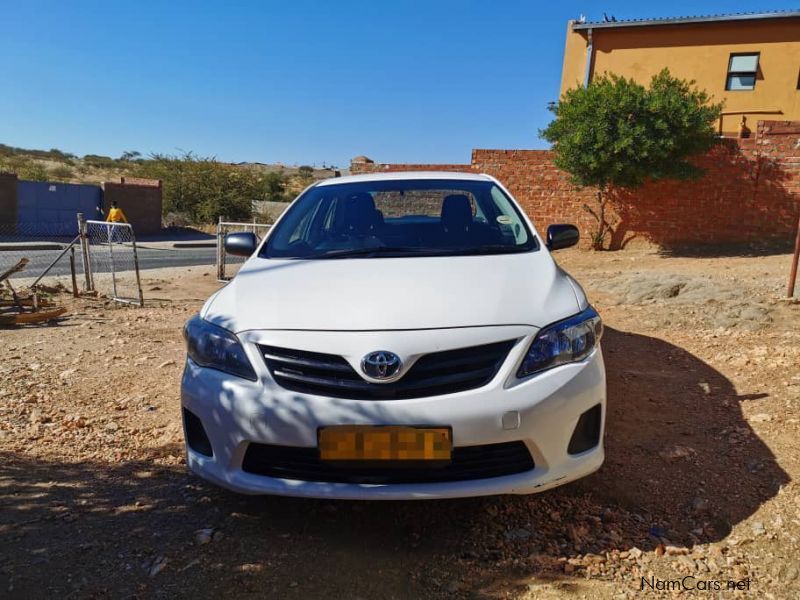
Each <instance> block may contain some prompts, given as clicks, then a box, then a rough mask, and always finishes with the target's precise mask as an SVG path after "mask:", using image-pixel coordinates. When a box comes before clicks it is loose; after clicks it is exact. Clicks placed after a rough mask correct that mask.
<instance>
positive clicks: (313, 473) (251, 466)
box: [242, 442, 536, 484]
mask: <svg viewBox="0 0 800 600" xmlns="http://www.w3.org/2000/svg"><path fill="white" fill-rule="evenodd" d="M535 466H536V465H535V464H534V462H533V458H532V457H531V453H530V452H529V451H528V448H527V447H526V446H525V444H524V443H523V442H506V443H502V444H488V445H485V446H464V447H461V448H453V456H452V460H451V462H449V463H447V464H445V465H443V466H425V465H420V464H419V463H415V465H414V466H405V465H404V464H403V463H402V462H401V461H386V463H382V464H381V465H376V464H375V463H374V462H373V463H369V464H368V465H365V466H358V465H356V466H350V465H347V466H340V465H334V464H330V463H326V462H323V461H321V460H320V458H319V450H318V449H317V448H298V447H294V446H274V445H268V444H250V445H249V446H248V447H247V451H246V452H245V455H244V462H243V463H242V470H244V471H245V472H247V473H253V474H255V475H266V476H268V477H277V478H280V479H294V480H299V481H318V482H326V483H372V484H384V483H441V482H447V481H470V480H474V479H489V478H492V477H502V476H503V475H513V474H515V473H524V472H525V471H530V470H531V469H533V468H534V467H535Z"/></svg>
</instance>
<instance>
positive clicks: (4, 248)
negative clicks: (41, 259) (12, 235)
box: [0, 242, 66, 252]
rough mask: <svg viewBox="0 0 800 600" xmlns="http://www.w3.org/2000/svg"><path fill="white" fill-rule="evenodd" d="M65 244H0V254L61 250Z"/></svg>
mask: <svg viewBox="0 0 800 600" xmlns="http://www.w3.org/2000/svg"><path fill="white" fill-rule="evenodd" d="M65 247H66V244H56V243H54V242H42V243H40V244H37V243H28V244H0V252H25V250H34V251H35V250H63V249H64V248H65Z"/></svg>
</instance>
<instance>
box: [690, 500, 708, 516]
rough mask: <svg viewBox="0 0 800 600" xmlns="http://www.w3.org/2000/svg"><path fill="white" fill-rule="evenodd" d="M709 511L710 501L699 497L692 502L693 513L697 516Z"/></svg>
mask: <svg viewBox="0 0 800 600" xmlns="http://www.w3.org/2000/svg"><path fill="white" fill-rule="evenodd" d="M706 511H708V500H706V499H705V498H701V497H700V496H697V497H695V498H694V500H692V513H694V514H695V515H699V514H702V513H704V512H706Z"/></svg>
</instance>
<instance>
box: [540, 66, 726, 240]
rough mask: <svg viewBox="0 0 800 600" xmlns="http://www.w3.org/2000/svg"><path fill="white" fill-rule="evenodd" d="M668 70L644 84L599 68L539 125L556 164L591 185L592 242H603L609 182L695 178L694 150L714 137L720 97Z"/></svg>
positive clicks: (628, 185) (624, 184) (627, 184)
mask: <svg viewBox="0 0 800 600" xmlns="http://www.w3.org/2000/svg"><path fill="white" fill-rule="evenodd" d="M694 83H695V82H694V81H685V80H681V79H676V78H675V77H672V76H671V75H670V73H669V71H668V70H667V69H664V70H663V71H661V72H660V73H658V74H657V75H655V76H654V77H653V78H652V80H651V81H650V87H649V88H646V87H644V86H642V85H640V84H638V83H636V82H635V81H633V80H632V79H626V78H624V77H618V76H616V75H611V76H602V77H599V78H598V79H596V80H595V81H593V82H592V83H590V84H589V85H588V86H587V87H580V88H575V89H571V90H569V91H567V92H566V93H565V94H564V96H563V98H562V99H561V101H560V102H559V103H558V104H556V105H554V106H552V107H551V108H550V110H551V111H552V112H553V113H554V114H555V119H554V120H553V121H552V122H551V123H550V124H549V125H548V126H547V128H545V129H544V130H542V131H540V132H539V135H540V136H541V137H542V138H544V139H545V140H547V141H548V142H550V143H551V144H553V154H554V162H555V164H556V166H557V167H558V168H560V169H562V170H564V171H566V172H568V173H569V174H570V176H571V178H572V181H573V182H574V183H575V184H577V185H578V186H581V187H595V188H596V189H597V195H596V198H597V207H596V208H592V207H591V206H589V205H588V204H586V205H584V208H585V209H586V210H587V211H588V212H589V213H590V214H591V215H592V216H593V217H594V219H595V220H596V221H597V229H596V230H595V232H594V233H593V234H592V246H593V247H594V248H595V249H596V250H600V249H602V248H603V243H604V240H605V237H606V234H607V233H608V232H609V224H608V222H607V221H606V206H607V203H608V192H609V189H610V188H621V189H635V188H637V187H639V186H641V185H642V184H644V182H645V181H647V180H658V179H682V180H686V179H694V178H697V177H700V176H701V175H702V170H701V169H700V168H698V167H697V166H695V165H694V164H692V163H691V162H690V159H691V158H692V157H693V156H696V155H698V154H701V153H703V152H706V151H708V150H709V149H710V148H711V147H712V146H713V145H714V144H715V143H716V142H717V136H716V132H715V128H714V125H715V123H716V121H717V120H718V119H719V116H720V111H721V110H722V105H721V104H716V103H712V102H711V98H710V96H709V95H708V94H707V93H706V92H704V91H702V90H698V89H697V88H695V87H694Z"/></svg>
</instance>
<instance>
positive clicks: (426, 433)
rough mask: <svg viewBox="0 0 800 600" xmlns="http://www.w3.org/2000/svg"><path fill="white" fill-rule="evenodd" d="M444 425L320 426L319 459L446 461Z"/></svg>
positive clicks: (449, 442)
mask: <svg viewBox="0 0 800 600" xmlns="http://www.w3.org/2000/svg"><path fill="white" fill-rule="evenodd" d="M452 447H453V444H452V440H451V435H450V429H449V428H447V427H401V426H371V425H336V426H332V427H322V428H320V430H319V452H320V458H321V459H322V460H328V461H340V460H348V461H350V460H359V461H361V460H365V461H367V460H371V461H420V460H424V461H449V460H450V454H451V451H452Z"/></svg>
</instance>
